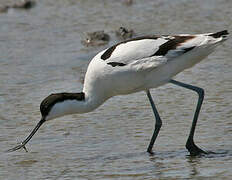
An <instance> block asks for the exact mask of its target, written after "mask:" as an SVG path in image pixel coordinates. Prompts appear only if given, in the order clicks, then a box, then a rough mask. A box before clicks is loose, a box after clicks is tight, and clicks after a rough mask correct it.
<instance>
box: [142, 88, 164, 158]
mask: <svg viewBox="0 0 232 180" xmlns="http://www.w3.org/2000/svg"><path fill="white" fill-rule="evenodd" d="M146 93H147V97H148V99H149V101H150V104H151V107H152V110H153V112H154V115H155V119H156V122H155V130H154V132H153V135H152V138H151V141H150V144H149V146H148V148H147V152H149V153H150V154H153V152H152V147H153V145H154V143H155V140H156V138H157V136H158V134H159V130H160V128H161V126H162V120H161V118H160V116H159V113H158V111H157V109H156V107H155V103H154V102H153V99H152V97H151V93H150V91H149V90H147V91H146Z"/></svg>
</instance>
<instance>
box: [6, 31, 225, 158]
mask: <svg viewBox="0 0 232 180" xmlns="http://www.w3.org/2000/svg"><path fill="white" fill-rule="evenodd" d="M228 34H229V33H228V31H227V30H224V31H219V32H216V33H205V34H196V35H190V34H179V35H161V36H157V35H151V36H143V37H137V38H134V39H130V40H126V41H123V42H121V43H118V44H116V45H114V46H112V47H110V48H108V49H106V50H103V51H101V52H100V53H98V54H97V55H96V56H95V57H94V58H93V59H92V60H91V62H90V64H89V66H88V69H87V72H86V76H85V81H84V86H83V91H82V92H79V93H66V92H65V93H56V94H51V95H49V96H48V97H46V98H45V99H44V100H43V101H42V102H41V105H40V111H41V116H42V118H41V120H40V121H39V123H38V124H37V125H36V127H35V128H34V129H33V131H32V132H31V133H30V134H29V136H28V137H27V138H26V139H25V140H24V141H23V142H22V143H21V144H19V145H18V146H16V147H14V148H12V149H9V150H7V152H13V151H16V150H19V149H21V148H24V149H25V151H27V149H26V146H25V145H26V144H27V143H28V141H29V140H30V139H31V138H32V136H33V135H34V134H35V133H36V131H37V130H38V129H39V128H40V126H41V125H42V124H43V123H44V122H46V121H48V120H51V119H55V118H58V117H62V116H64V115H69V114H76V113H77V114H78V113H87V112H90V111H93V110H94V109H96V108H97V107H99V106H100V105H101V104H103V103H104V102H105V101H106V100H107V99H109V98H111V97H113V96H116V95H126V94H131V93H136V92H139V91H145V92H146V95H147V97H148V100H149V102H150V104H151V107H152V110H153V113H154V116H155V121H156V123H155V128H154V132H153V135H152V138H151V141H150V144H149V146H148V148H147V152H149V153H151V154H152V153H153V151H152V148H153V145H154V143H155V141H156V138H157V136H158V133H159V130H160V128H161V126H162V120H161V118H160V116H159V113H158V111H157V109H156V106H155V103H154V101H153V99H152V96H151V94H150V89H152V88H157V87H159V86H161V85H164V84H166V83H171V84H173V85H177V86H180V87H183V88H187V89H189V90H192V91H195V92H196V93H197V94H198V95H199V98H198V103H197V107H196V111H195V114H194V118H193V123H192V126H191V130H190V133H189V136H188V140H187V142H186V148H187V149H188V151H189V152H190V155H199V154H206V153H207V152H206V151H203V150H202V149H200V148H199V147H198V146H196V145H195V143H194V140H193V139H194V138H193V137H194V133H195V128H196V124H197V120H198V116H199V112H200V109H201V105H202V102H203V99H204V90H203V89H202V88H199V87H197V86H193V85H190V84H186V83H183V82H179V81H176V80H174V79H173V77H174V76H175V75H177V74H178V73H180V72H182V71H183V70H185V69H187V68H190V67H192V66H194V65H195V64H197V63H199V62H200V61H201V60H203V59H204V58H205V57H207V56H208V55H209V54H210V53H211V52H213V50H214V49H215V48H216V47H217V45H219V44H221V43H222V42H223V41H225V40H226V39H227V36H228Z"/></svg>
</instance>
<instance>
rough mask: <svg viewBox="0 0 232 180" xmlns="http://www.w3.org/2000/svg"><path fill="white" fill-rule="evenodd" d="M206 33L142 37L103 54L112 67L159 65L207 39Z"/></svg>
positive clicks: (123, 43)
mask: <svg viewBox="0 0 232 180" xmlns="http://www.w3.org/2000/svg"><path fill="white" fill-rule="evenodd" d="M206 38H207V37H206V36H204V35H188V34H187V35H175V36H149V37H140V38H136V39H131V40H128V41H124V42H122V43H119V44H116V45H114V46H112V47H110V48H109V49H107V50H105V51H103V52H102V54H101V59H102V60H103V61H105V62H106V63H107V64H108V65H111V66H112V67H116V66H122V67H126V66H127V65H128V66H130V68H135V69H136V70H145V69H151V68H155V67H158V66H160V65H162V64H165V63H167V62H168V61H170V60H173V59H175V58H177V57H178V56H181V55H183V54H184V53H187V52H189V51H191V50H193V49H194V48H195V47H196V46H200V45H201V44H202V43H204V41H206Z"/></svg>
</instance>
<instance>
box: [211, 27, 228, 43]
mask: <svg viewBox="0 0 232 180" xmlns="http://www.w3.org/2000/svg"><path fill="white" fill-rule="evenodd" d="M207 35H208V37H209V40H212V41H214V43H215V44H217V43H220V42H223V41H225V40H227V37H228V35H229V33H228V31H227V30H224V31H219V32H216V33H209V34H207Z"/></svg>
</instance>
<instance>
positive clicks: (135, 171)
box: [0, 0, 232, 180]
mask: <svg viewBox="0 0 232 180" xmlns="http://www.w3.org/2000/svg"><path fill="white" fill-rule="evenodd" d="M1 2H2V3H3V1H1ZM7 2H8V1H7V0H5V1H4V3H7ZM231 17H232V2H231V1H230V0H205V1H201V0H196V1H191V2H190V1H187V0H157V1H152V0H145V1H141V2H140V1H138V0H135V1H134V4H132V5H131V6H127V5H125V4H124V3H122V1H113V0H107V1H106V0H97V1H91V0H79V1H76V0H66V1H63V0H40V1H37V5H36V6H35V7H34V8H33V9H31V10H29V11H22V10H13V9H11V10H10V11H9V12H8V13H5V14H4V13H3V14H0V149H1V153H0V179H23V180H24V179H123V180H124V179H222V178H223V179H230V178H231V175H232V142H231V140H232V118H231V117H232V108H231V107H232V106H231V103H232V100H231V99H232V90H231V89H232V78H231V77H232V61H231V56H232V52H231V49H232V45H231V44H232V43H231V42H232V41H231V39H229V40H228V41H226V42H225V43H224V44H223V45H222V46H220V47H219V48H217V50H216V51H215V52H214V53H213V54H212V55H210V56H209V57H208V58H207V59H206V60H205V61H204V62H202V63H200V64H198V65H196V66H195V67H193V68H192V69H189V70H186V71H184V72H183V73H181V74H179V75H178V76H177V77H176V78H175V79H177V80H182V81H183V82H187V83H191V84H195V85H198V86H200V87H203V88H204V89H205V93H206V95H205V101H204V104H203V108H202V111H201V114H200V117H199V123H198V125H197V129H196V136H195V141H196V143H197V144H198V145H199V146H200V147H202V148H203V149H205V150H211V151H214V152H216V153H217V154H211V155H207V156H203V157H196V158H193V157H190V156H189V154H188V152H187V150H186V149H185V142H186V138H187V135H188V133H189V129H190V126H191V121H192V116H193V112H194V109H195V106H196V101H197V96H196V95H195V94H194V93H193V92H190V91H188V90H185V89H181V88H179V87H176V86H173V85H165V86H162V87H160V88H158V89H155V90H152V95H153V97H154V100H155V102H156V104H157V107H158V110H159V112H160V115H161V117H162V119H163V127H162V129H161V132H160V135H159V137H158V139H157V142H156V144H155V147H154V151H155V154H154V155H153V156H150V155H149V154H147V153H146V148H147V145H148V143H149V140H150V137H151V135H152V132H153V127H154V117H153V114H152V111H151V108H150V105H149V102H148V100H147V97H146V96H145V94H144V93H143V92H141V93H136V94H132V95H127V96H117V97H114V98H112V99H110V100H109V101H107V102H106V103H105V104H104V105H102V106H101V107H99V108H98V109H97V110H95V111H94V112H91V113H88V114H82V115H72V116H66V117H63V118H59V119H56V120H53V121H50V122H47V123H46V124H45V125H43V127H42V128H41V129H40V130H39V132H38V133H37V134H36V135H35V137H33V139H32V140H31V141H30V143H29V144H28V146H27V148H28V150H29V153H25V152H24V151H23V150H21V151H18V152H14V153H9V154H6V153H3V151H4V150H6V149H8V148H11V147H13V146H14V145H15V144H16V143H17V142H20V141H21V140H23V139H24V138H25V137H26V136H27V135H28V133H29V132H30V131H31V129H32V128H33V127H34V126H35V124H36V123H37V122H38V121H39V119H40V113H39V104H40V102H41V100H42V99H43V98H44V97H46V96H47V95H48V94H50V93H54V92H63V91H67V92H78V91H81V88H82V84H81V79H82V78H83V76H84V72H85V70H86V68H87V65H88V63H89V61H90V60H91V58H92V57H93V56H94V55H95V54H96V53H97V52H98V51H100V50H102V49H104V48H106V47H107V46H109V45H111V44H113V43H115V42H117V39H116V37H115V35H114V30H115V29H117V28H118V27H120V26H126V27H128V28H133V29H134V31H135V32H136V34H137V35H145V34H151V33H154V34H169V33H171V34H174V33H203V32H214V31H215V32H216V31H219V30H224V29H228V30H229V31H230V32H232V31H231V29H232V26H231V23H232V22H231ZM103 29H104V30H105V31H106V32H107V33H109V34H110V35H111V41H110V43H109V44H108V45H106V46H99V47H84V46H83V45H82V44H81V39H82V38H83V35H84V32H88V31H95V30H103Z"/></svg>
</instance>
